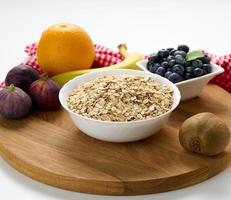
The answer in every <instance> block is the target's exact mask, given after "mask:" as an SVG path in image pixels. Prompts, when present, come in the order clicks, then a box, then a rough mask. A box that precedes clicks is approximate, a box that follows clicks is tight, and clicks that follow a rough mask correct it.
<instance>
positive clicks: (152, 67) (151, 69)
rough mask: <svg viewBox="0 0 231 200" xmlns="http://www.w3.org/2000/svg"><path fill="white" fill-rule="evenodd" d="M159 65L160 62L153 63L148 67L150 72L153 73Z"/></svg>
mask: <svg viewBox="0 0 231 200" xmlns="http://www.w3.org/2000/svg"><path fill="white" fill-rule="evenodd" d="M159 67H160V64H159V63H154V64H153V65H152V66H151V67H150V69H149V71H150V72H152V73H155V72H156V70H157V68H159Z"/></svg>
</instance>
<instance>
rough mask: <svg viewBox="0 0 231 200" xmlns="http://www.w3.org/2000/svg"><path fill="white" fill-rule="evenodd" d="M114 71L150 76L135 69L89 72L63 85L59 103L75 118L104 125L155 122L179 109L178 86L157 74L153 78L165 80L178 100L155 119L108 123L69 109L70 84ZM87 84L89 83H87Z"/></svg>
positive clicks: (179, 96) (179, 95)
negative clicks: (66, 98)
mask: <svg viewBox="0 0 231 200" xmlns="http://www.w3.org/2000/svg"><path fill="white" fill-rule="evenodd" d="M114 71H123V72H126V71H127V72H130V71H132V72H137V73H142V75H147V76H150V74H149V73H147V72H146V71H140V70H133V69H105V70H101V71H94V72H89V73H86V74H83V75H81V76H77V77H75V78H73V79H71V80H69V81H68V82H67V83H66V84H64V85H63V87H62V88H61V90H60V92H59V101H60V103H61V105H62V107H63V108H64V109H65V110H66V111H67V112H69V113H70V114H72V115H74V116H77V117H80V118H82V119H85V120H89V121H91V122H96V123H102V124H113V125H114V124H120V125H121V124H124V125H125V124H137V123H143V122H149V121H153V120H156V119H158V118H161V117H164V116H165V115H168V114H170V113H171V112H172V111H173V110H175V109H176V108H177V106H178V105H179V103H180V100H181V94H180V91H179V89H178V88H177V86H176V85H175V84H173V83H172V82H171V81H169V80H168V79H166V78H164V77H162V76H159V75H157V74H151V77H153V79H154V77H158V78H160V79H165V81H167V82H168V85H171V87H172V88H173V91H174V92H176V97H177V98H176V99H174V101H176V102H173V104H172V105H174V106H172V107H171V109H170V110H168V111H167V112H165V113H163V114H161V115H159V116H156V117H153V118H149V119H142V120H134V121H108V120H105V121H104V120H98V119H93V118H89V117H85V116H82V115H80V114H78V113H75V112H73V111H72V110H70V109H69V107H68V106H67V102H66V100H65V99H64V97H63V96H64V95H63V94H64V91H65V90H66V89H67V88H68V86H69V85H70V84H72V83H73V82H75V81H76V80H78V79H79V78H80V77H81V78H83V77H88V76H90V75H89V74H95V76H94V77H92V78H93V79H94V78H97V77H98V76H101V75H103V74H101V73H104V72H105V73H113V72H114ZM98 74H100V75H98ZM86 82H87V81H86ZM177 99H178V102H177Z"/></svg>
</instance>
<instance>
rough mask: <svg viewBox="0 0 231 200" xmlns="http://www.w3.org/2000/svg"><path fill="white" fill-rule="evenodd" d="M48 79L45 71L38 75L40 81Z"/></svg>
mask: <svg viewBox="0 0 231 200" xmlns="http://www.w3.org/2000/svg"><path fill="white" fill-rule="evenodd" d="M47 79H48V74H47V73H43V74H41V75H40V80H42V81H46V80H47Z"/></svg>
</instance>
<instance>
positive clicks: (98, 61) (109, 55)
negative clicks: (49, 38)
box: [0, 43, 124, 88]
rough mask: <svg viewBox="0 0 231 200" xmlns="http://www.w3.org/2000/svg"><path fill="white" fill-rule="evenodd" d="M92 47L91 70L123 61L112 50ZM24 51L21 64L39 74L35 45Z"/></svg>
mask: <svg viewBox="0 0 231 200" xmlns="http://www.w3.org/2000/svg"><path fill="white" fill-rule="evenodd" d="M94 47H95V60H94V63H93V66H92V68H96V67H107V66H110V65H114V64H116V63H118V62H121V61H122V60H124V57H123V56H122V55H121V54H120V53H119V52H115V51H113V50H112V49H109V48H107V47H105V46H102V45H98V44H95V45H94ZM24 51H25V52H26V53H27V55H28V58H27V59H26V60H25V61H24V62H23V63H22V64H25V65H28V66H31V67H32V68H34V69H36V70H37V71H38V72H39V73H40V74H41V73H42V69H41V68H40V66H39V65H38V62H37V57H36V51H37V43H32V44H30V45H27V46H26V48H25V50H24ZM4 86H5V85H4V82H2V83H0V88H2V87H4Z"/></svg>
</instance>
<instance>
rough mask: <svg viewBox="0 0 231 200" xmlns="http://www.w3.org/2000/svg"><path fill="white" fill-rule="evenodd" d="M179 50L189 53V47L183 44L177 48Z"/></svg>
mask: <svg viewBox="0 0 231 200" xmlns="http://www.w3.org/2000/svg"><path fill="white" fill-rule="evenodd" d="M177 50H180V51H184V52H185V53H188V52H189V47H188V46H187V45H185V44H181V45H179V46H178V47H177Z"/></svg>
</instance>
